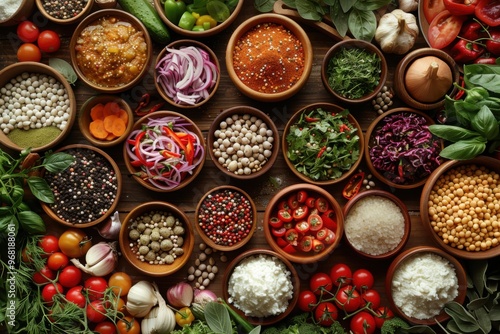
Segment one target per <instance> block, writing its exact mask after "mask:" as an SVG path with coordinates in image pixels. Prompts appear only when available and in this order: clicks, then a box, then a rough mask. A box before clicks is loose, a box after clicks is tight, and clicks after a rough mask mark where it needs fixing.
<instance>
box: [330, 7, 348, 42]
mask: <svg viewBox="0 0 500 334" xmlns="http://www.w3.org/2000/svg"><path fill="white" fill-rule="evenodd" d="M330 18H331V20H332V22H333V25H334V26H335V29H336V30H337V32H338V33H339V35H340V36H342V37H345V35H347V31H348V30H349V26H348V23H347V20H348V18H349V16H348V15H346V14H345V13H344V12H343V11H342V8H341V7H340V2H336V3H335V4H334V5H332V6H331V7H330Z"/></svg>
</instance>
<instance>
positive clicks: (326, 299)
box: [297, 263, 394, 334]
mask: <svg viewBox="0 0 500 334" xmlns="http://www.w3.org/2000/svg"><path fill="white" fill-rule="evenodd" d="M373 284H374V277H373V275H372V273H371V272H370V271H368V270H367V269H357V270H355V271H352V269H351V268H350V267H349V266H348V265H347V264H344V263H338V264H335V265H334V266H333V267H332V268H331V269H330V272H329V273H325V272H318V273H315V274H314V275H313V276H312V277H311V278H310V280H309V289H307V290H303V291H301V292H300V295H299V300H298V303H297V305H298V307H299V309H300V310H302V311H304V312H311V314H312V317H313V319H314V321H315V322H316V323H318V324H320V325H322V326H331V325H332V324H333V322H334V321H336V320H337V319H338V316H339V311H343V312H344V314H345V316H346V318H350V321H349V324H350V330H351V333H353V334H371V333H374V332H375V331H376V329H377V328H381V327H382V325H383V323H384V321H385V320H387V319H390V318H392V317H394V314H393V312H392V311H391V310H390V309H389V308H388V307H386V306H382V305H381V302H380V294H379V292H378V291H377V290H375V289H374V288H373Z"/></svg>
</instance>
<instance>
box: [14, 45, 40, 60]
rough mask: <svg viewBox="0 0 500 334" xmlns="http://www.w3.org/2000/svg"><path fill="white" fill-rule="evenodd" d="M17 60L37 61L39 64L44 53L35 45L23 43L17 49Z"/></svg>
mask: <svg viewBox="0 0 500 334" xmlns="http://www.w3.org/2000/svg"><path fill="white" fill-rule="evenodd" d="M17 60H19V61H21V62H23V61H35V62H38V61H40V60H42V52H41V51H40V49H39V48H38V46H36V45H35V44H33V43H23V44H21V46H20V47H19V49H17Z"/></svg>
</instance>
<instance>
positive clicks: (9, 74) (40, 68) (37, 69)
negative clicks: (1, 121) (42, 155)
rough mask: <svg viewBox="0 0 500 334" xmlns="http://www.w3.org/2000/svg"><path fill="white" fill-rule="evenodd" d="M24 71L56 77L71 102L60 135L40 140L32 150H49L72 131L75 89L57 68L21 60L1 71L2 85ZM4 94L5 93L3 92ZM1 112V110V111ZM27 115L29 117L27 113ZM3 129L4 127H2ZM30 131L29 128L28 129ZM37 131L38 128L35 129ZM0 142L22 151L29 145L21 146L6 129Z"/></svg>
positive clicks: (1, 135) (0, 81) (0, 133)
mask: <svg viewBox="0 0 500 334" xmlns="http://www.w3.org/2000/svg"><path fill="white" fill-rule="evenodd" d="M23 73H34V74H38V75H47V76H51V77H53V78H55V79H56V80H57V81H59V82H60V83H61V84H62V86H63V87H64V89H65V90H66V94H67V97H68V102H69V111H68V112H67V113H66V114H67V120H66V126H65V128H64V129H63V130H62V131H61V133H60V134H59V135H57V136H56V137H55V138H54V139H52V140H50V141H49V140H48V141H47V142H40V143H41V144H40V146H34V147H32V149H31V151H32V152H43V151H47V150H49V149H51V148H54V147H55V146H57V145H59V144H60V143H61V142H62V141H63V140H64V139H65V138H66V137H67V136H68V135H69V133H70V131H71V128H72V126H73V123H74V122H75V118H76V113H77V111H76V98H75V94H74V93H73V89H72V87H71V85H70V84H69V83H68V81H67V80H66V79H65V78H64V77H63V76H62V75H61V74H60V73H59V72H58V71H56V70H55V69H53V68H52V67H50V66H48V65H45V64H42V63H36V62H20V63H15V64H12V65H9V66H7V67H5V68H4V69H2V70H1V71H0V87H4V86H5V85H6V84H8V83H9V82H10V80H11V79H13V78H15V77H17V76H20V75H22V74H23ZM2 95H3V94H2ZM0 114H1V112H0ZM26 117H28V116H27V115H26ZM2 129H3V128H2ZM28 131H29V130H28ZM35 131H36V130H35ZM0 143H1V144H2V145H4V146H6V147H8V148H10V149H12V150H15V151H19V152H20V151H22V150H23V149H25V148H27V147H21V146H23V145H21V146H20V145H18V144H16V143H14V142H12V141H11V140H10V139H9V137H8V136H7V135H6V134H5V132H4V131H0Z"/></svg>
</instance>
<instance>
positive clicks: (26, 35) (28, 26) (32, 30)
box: [17, 21, 40, 43]
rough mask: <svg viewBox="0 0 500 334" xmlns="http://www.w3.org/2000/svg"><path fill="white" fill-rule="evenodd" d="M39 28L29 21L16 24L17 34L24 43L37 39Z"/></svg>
mask: <svg viewBox="0 0 500 334" xmlns="http://www.w3.org/2000/svg"><path fill="white" fill-rule="evenodd" d="M39 34H40V29H38V27H37V26H36V25H35V24H34V23H33V22H31V21H23V22H21V23H19V25H18V26H17V36H18V37H19V39H20V40H21V41H23V42H25V43H33V42H35V41H36V40H37V38H38V35H39Z"/></svg>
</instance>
